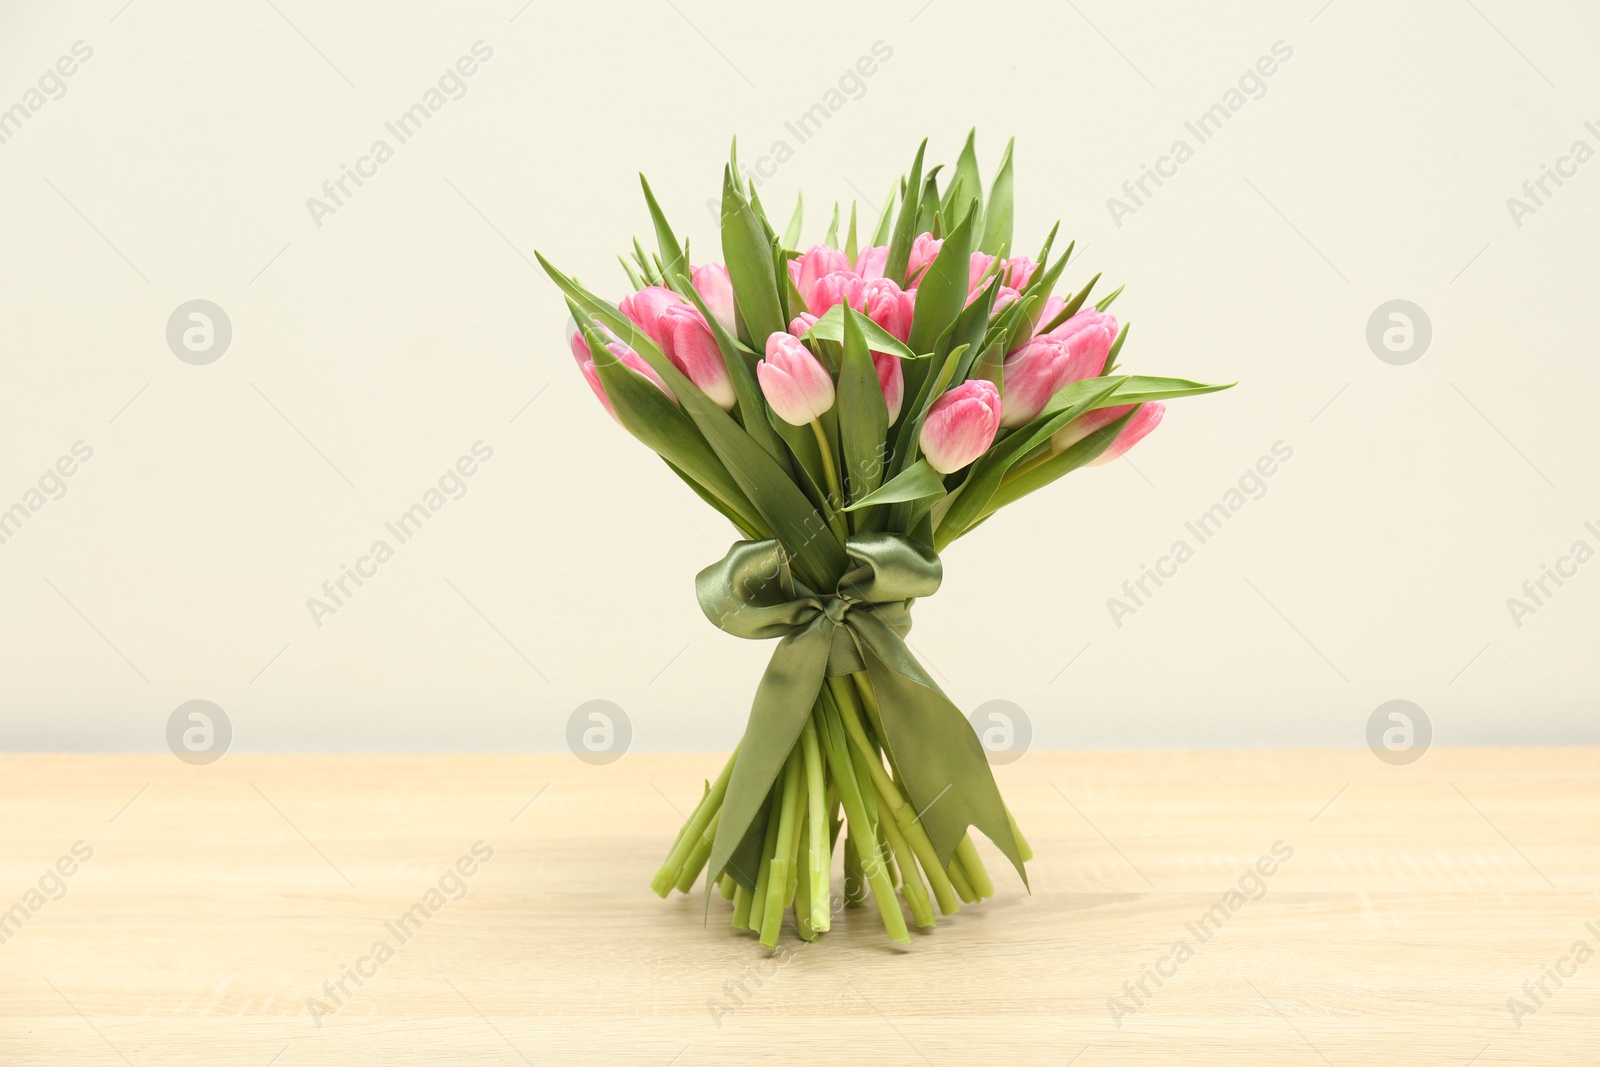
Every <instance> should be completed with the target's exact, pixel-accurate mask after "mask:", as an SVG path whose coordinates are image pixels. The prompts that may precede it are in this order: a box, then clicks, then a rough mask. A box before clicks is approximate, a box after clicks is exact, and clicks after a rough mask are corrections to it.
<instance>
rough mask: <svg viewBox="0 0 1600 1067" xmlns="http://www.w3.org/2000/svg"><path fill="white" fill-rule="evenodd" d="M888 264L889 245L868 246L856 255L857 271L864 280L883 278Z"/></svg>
mask: <svg viewBox="0 0 1600 1067" xmlns="http://www.w3.org/2000/svg"><path fill="white" fill-rule="evenodd" d="M888 262H889V246H888V245H868V246H867V247H865V248H863V249H861V250H860V251H859V252H857V253H856V263H855V270H856V273H857V274H859V275H861V276H862V277H863V278H881V277H883V268H884V267H885V266H886V265H887V264H888Z"/></svg>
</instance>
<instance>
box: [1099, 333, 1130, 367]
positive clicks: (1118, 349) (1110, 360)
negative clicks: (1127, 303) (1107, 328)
mask: <svg viewBox="0 0 1600 1067" xmlns="http://www.w3.org/2000/svg"><path fill="white" fill-rule="evenodd" d="M1132 328H1133V323H1131V322H1124V323H1123V324H1122V328H1121V329H1120V330H1118V331H1117V339H1116V340H1115V341H1112V342H1111V348H1110V350H1109V351H1107V352H1106V365H1105V368H1104V369H1103V370H1101V371H1100V373H1101V374H1110V373H1111V371H1112V368H1114V367H1115V366H1116V365H1117V357H1118V356H1119V355H1121V354H1122V343H1123V342H1124V341H1126V340H1127V339H1128V331H1129V330H1130V329H1132Z"/></svg>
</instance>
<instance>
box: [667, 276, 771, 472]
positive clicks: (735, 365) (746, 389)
mask: <svg viewBox="0 0 1600 1067" xmlns="http://www.w3.org/2000/svg"><path fill="white" fill-rule="evenodd" d="M677 280H678V284H679V286H680V287H681V288H680V289H679V291H680V292H682V293H684V294H685V295H686V296H688V298H689V299H690V300H692V301H693V302H694V306H695V307H697V308H699V309H700V314H701V315H702V316H703V317H704V318H705V320H706V325H707V326H709V327H710V328H711V336H712V337H715V338H716V340H717V349H718V350H719V351H720V352H721V353H722V362H723V363H724V364H725V365H726V366H727V368H728V377H730V378H732V379H733V392H734V395H735V396H737V397H738V399H739V419H740V421H741V422H743V423H744V428H745V432H746V433H748V434H749V435H750V436H751V437H754V438H755V439H756V444H758V445H760V446H761V447H762V448H764V449H766V450H767V453H768V454H769V455H771V456H772V458H774V459H776V460H778V461H779V462H780V463H781V462H786V461H787V460H786V455H785V453H784V450H783V442H782V441H780V440H778V437H777V435H776V434H774V433H773V432H772V426H771V424H769V423H768V422H767V402H766V399H765V398H764V397H762V395H761V386H760V383H758V382H757V381H756V375H755V371H754V370H752V369H751V361H750V360H748V359H746V358H745V355H744V353H743V352H741V351H740V350H739V342H738V341H736V340H734V338H733V335H731V334H730V333H728V331H727V330H726V329H724V328H723V326H722V323H720V322H718V321H717V318H716V316H715V315H713V314H711V309H710V308H709V307H707V306H706V302H705V298H704V297H702V296H701V295H700V293H699V291H698V290H697V289H695V287H694V286H693V285H692V284H690V282H689V279H688V278H686V277H684V276H683V275H682V274H680V275H678V279H677Z"/></svg>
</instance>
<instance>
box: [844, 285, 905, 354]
mask: <svg viewBox="0 0 1600 1067" xmlns="http://www.w3.org/2000/svg"><path fill="white" fill-rule="evenodd" d="M849 296H850V306H851V307H853V308H855V309H857V310H858V311H861V312H862V313H864V314H865V315H866V316H867V318H869V319H871V320H872V321H873V322H875V323H877V324H878V325H879V326H881V327H883V329H884V331H885V332H887V333H889V334H891V335H893V336H894V338H895V340H897V341H901V342H904V341H907V340H909V339H910V338H911V319H912V317H913V316H914V315H915V313H916V291H915V290H902V289H901V288H900V287H899V286H898V285H896V284H895V283H894V282H891V281H889V280H888V279H887V278H873V279H870V280H868V281H865V282H862V283H861V284H860V285H859V286H857V287H854V288H853V289H851V290H850V293H849Z"/></svg>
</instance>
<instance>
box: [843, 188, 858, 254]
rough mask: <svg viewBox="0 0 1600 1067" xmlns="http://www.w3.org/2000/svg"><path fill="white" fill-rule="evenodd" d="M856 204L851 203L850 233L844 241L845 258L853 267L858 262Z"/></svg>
mask: <svg viewBox="0 0 1600 1067" xmlns="http://www.w3.org/2000/svg"><path fill="white" fill-rule="evenodd" d="M856 252H857V249H856V202H855V201H854V200H852V201H850V232H849V234H848V235H847V236H846V237H845V239H844V258H846V259H848V260H849V261H850V263H851V265H852V266H853V265H854V264H855V261H856Z"/></svg>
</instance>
